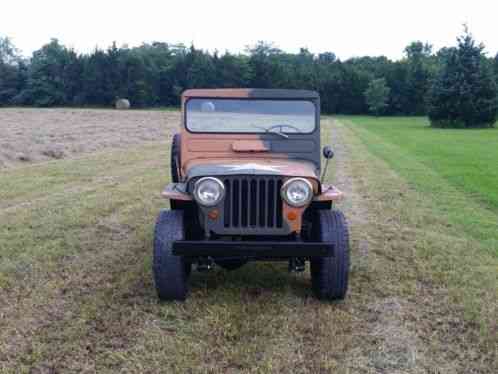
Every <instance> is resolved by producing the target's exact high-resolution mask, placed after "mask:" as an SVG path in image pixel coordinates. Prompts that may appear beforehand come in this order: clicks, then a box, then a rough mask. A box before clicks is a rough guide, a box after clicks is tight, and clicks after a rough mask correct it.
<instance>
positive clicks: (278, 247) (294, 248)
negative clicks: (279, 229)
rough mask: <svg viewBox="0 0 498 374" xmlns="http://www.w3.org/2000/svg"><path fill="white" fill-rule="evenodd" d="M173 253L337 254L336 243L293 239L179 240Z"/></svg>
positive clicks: (328, 255) (306, 256) (306, 255)
mask: <svg viewBox="0 0 498 374" xmlns="http://www.w3.org/2000/svg"><path fill="white" fill-rule="evenodd" d="M173 254H174V255H177V256H184V257H254V258H290V257H305V258H308V257H333V256H334V246H333V244H332V243H321V242H292V241H288V242H285V241H282V242H277V241H275V242H273V241H221V240H195V241H193V240H179V241H175V242H173Z"/></svg>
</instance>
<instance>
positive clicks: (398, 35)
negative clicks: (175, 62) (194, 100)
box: [0, 0, 498, 59]
mask: <svg viewBox="0 0 498 374" xmlns="http://www.w3.org/2000/svg"><path fill="white" fill-rule="evenodd" d="M1 2H2V4H1V6H0V12H1V13H0V36H9V37H11V38H12V39H13V41H14V44H15V45H16V46H17V47H18V48H19V49H21V51H22V53H23V54H24V55H30V54H31V52H33V51H34V50H36V49H38V48H40V47H41V46H42V45H43V44H45V43H47V42H48V41H49V40H50V38H58V39H59V40H60V41H61V42H62V43H63V44H65V45H67V46H69V47H73V48H75V49H76V50H77V51H79V52H89V51H91V50H93V49H94V48H95V47H96V46H99V47H102V48H104V47H107V46H108V45H110V44H111V43H112V41H116V42H117V43H118V45H121V44H124V43H127V44H128V45H130V46H135V45H139V44H141V43H142V42H152V41H165V42H169V43H180V42H183V43H185V44H187V45H190V43H192V42H193V43H194V45H195V46H196V47H198V48H202V49H206V50H210V51H214V50H215V49H217V50H219V51H220V52H223V51H225V50H229V51H231V52H243V51H244V47H245V46H246V45H252V44H254V43H255V42H257V41H258V40H265V41H270V42H274V43H275V45H276V46H277V47H279V48H281V49H283V50H285V51H288V52H297V51H298V50H299V48H300V47H307V48H308V49H310V51H311V52H313V53H320V52H324V51H331V52H334V53H335V54H336V55H337V56H338V57H340V58H341V59H346V58H349V57H353V56H363V55H372V56H374V55H375V56H377V55H385V56H387V57H389V58H392V59H398V58H400V57H402V51H403V49H404V47H405V46H406V45H407V44H408V43H410V42H411V41H413V40H421V41H423V42H429V43H431V44H433V45H434V48H435V50H437V49H439V48H441V47H443V46H450V45H454V44H455V38H456V36H457V35H458V34H459V33H461V31H462V24H463V23H467V24H468V25H469V28H470V30H471V32H472V33H473V35H474V36H475V38H476V39H477V40H478V41H481V42H483V43H484V44H485V45H486V51H487V52H488V55H492V56H494V55H495V54H496V53H497V52H498V5H495V6H493V4H494V3H495V2H494V1H484V0H473V1H460V0H453V1H446V0H444V1H441V0H431V1H427V0H418V1H402V0H398V1H388V0H372V1H358V0H349V1H348V0H342V1H333V0H329V1H313V0H307V1H304V0H301V1H290V0H287V1H271V0H265V1H260V0H249V1H236V0H232V1H225V0H223V1H215V0H204V1H194V0H184V1H182V0H175V1H167V0H159V1H152V0H132V1H129V0H121V1H115V0H80V1H71V0H65V1H63V0H36V1H35V0H32V1H29V0H2V1H1Z"/></svg>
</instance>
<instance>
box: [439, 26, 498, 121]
mask: <svg viewBox="0 0 498 374" xmlns="http://www.w3.org/2000/svg"><path fill="white" fill-rule="evenodd" d="M457 41H458V46H457V47H456V48H448V49H446V50H445V51H444V53H442V54H441V57H442V68H441V70H440V72H439V74H438V76H437V77H436V79H435V81H434V84H433V86H432V89H431V94H430V108H429V118H430V121H431V126H433V127H453V128H463V127H467V128H468V127H492V126H494V123H495V121H496V114H497V88H496V82H495V77H494V75H493V72H492V69H491V66H490V63H489V62H488V61H487V59H486V58H485V56H484V53H483V50H484V46H483V45H482V44H479V45H478V44H476V41H475V40H474V38H473V37H472V35H471V34H470V33H469V32H468V30H467V28H465V32H464V34H463V35H462V36H460V37H458V39H457Z"/></svg>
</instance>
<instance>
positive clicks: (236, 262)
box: [215, 259, 247, 271]
mask: <svg viewBox="0 0 498 374" xmlns="http://www.w3.org/2000/svg"><path fill="white" fill-rule="evenodd" d="M215 262H216V265H218V266H221V267H222V268H223V269H225V270H228V271H232V270H237V269H239V268H241V267H242V266H244V265H245V264H247V260H242V259H229V260H218V261H215Z"/></svg>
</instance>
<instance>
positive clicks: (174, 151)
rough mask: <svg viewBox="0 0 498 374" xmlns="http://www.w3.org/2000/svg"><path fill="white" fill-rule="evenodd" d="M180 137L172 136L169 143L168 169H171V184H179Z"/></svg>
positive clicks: (178, 135) (177, 135)
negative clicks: (169, 157) (169, 159)
mask: <svg viewBox="0 0 498 374" xmlns="http://www.w3.org/2000/svg"><path fill="white" fill-rule="evenodd" d="M180 141H181V136H180V134H175V135H173V141H172V143H171V162H170V167H171V181H172V182H173V183H178V182H180V173H179V171H180V166H181V164H182V162H181V158H180V157H181V152H180V148H181V142H180Z"/></svg>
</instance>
